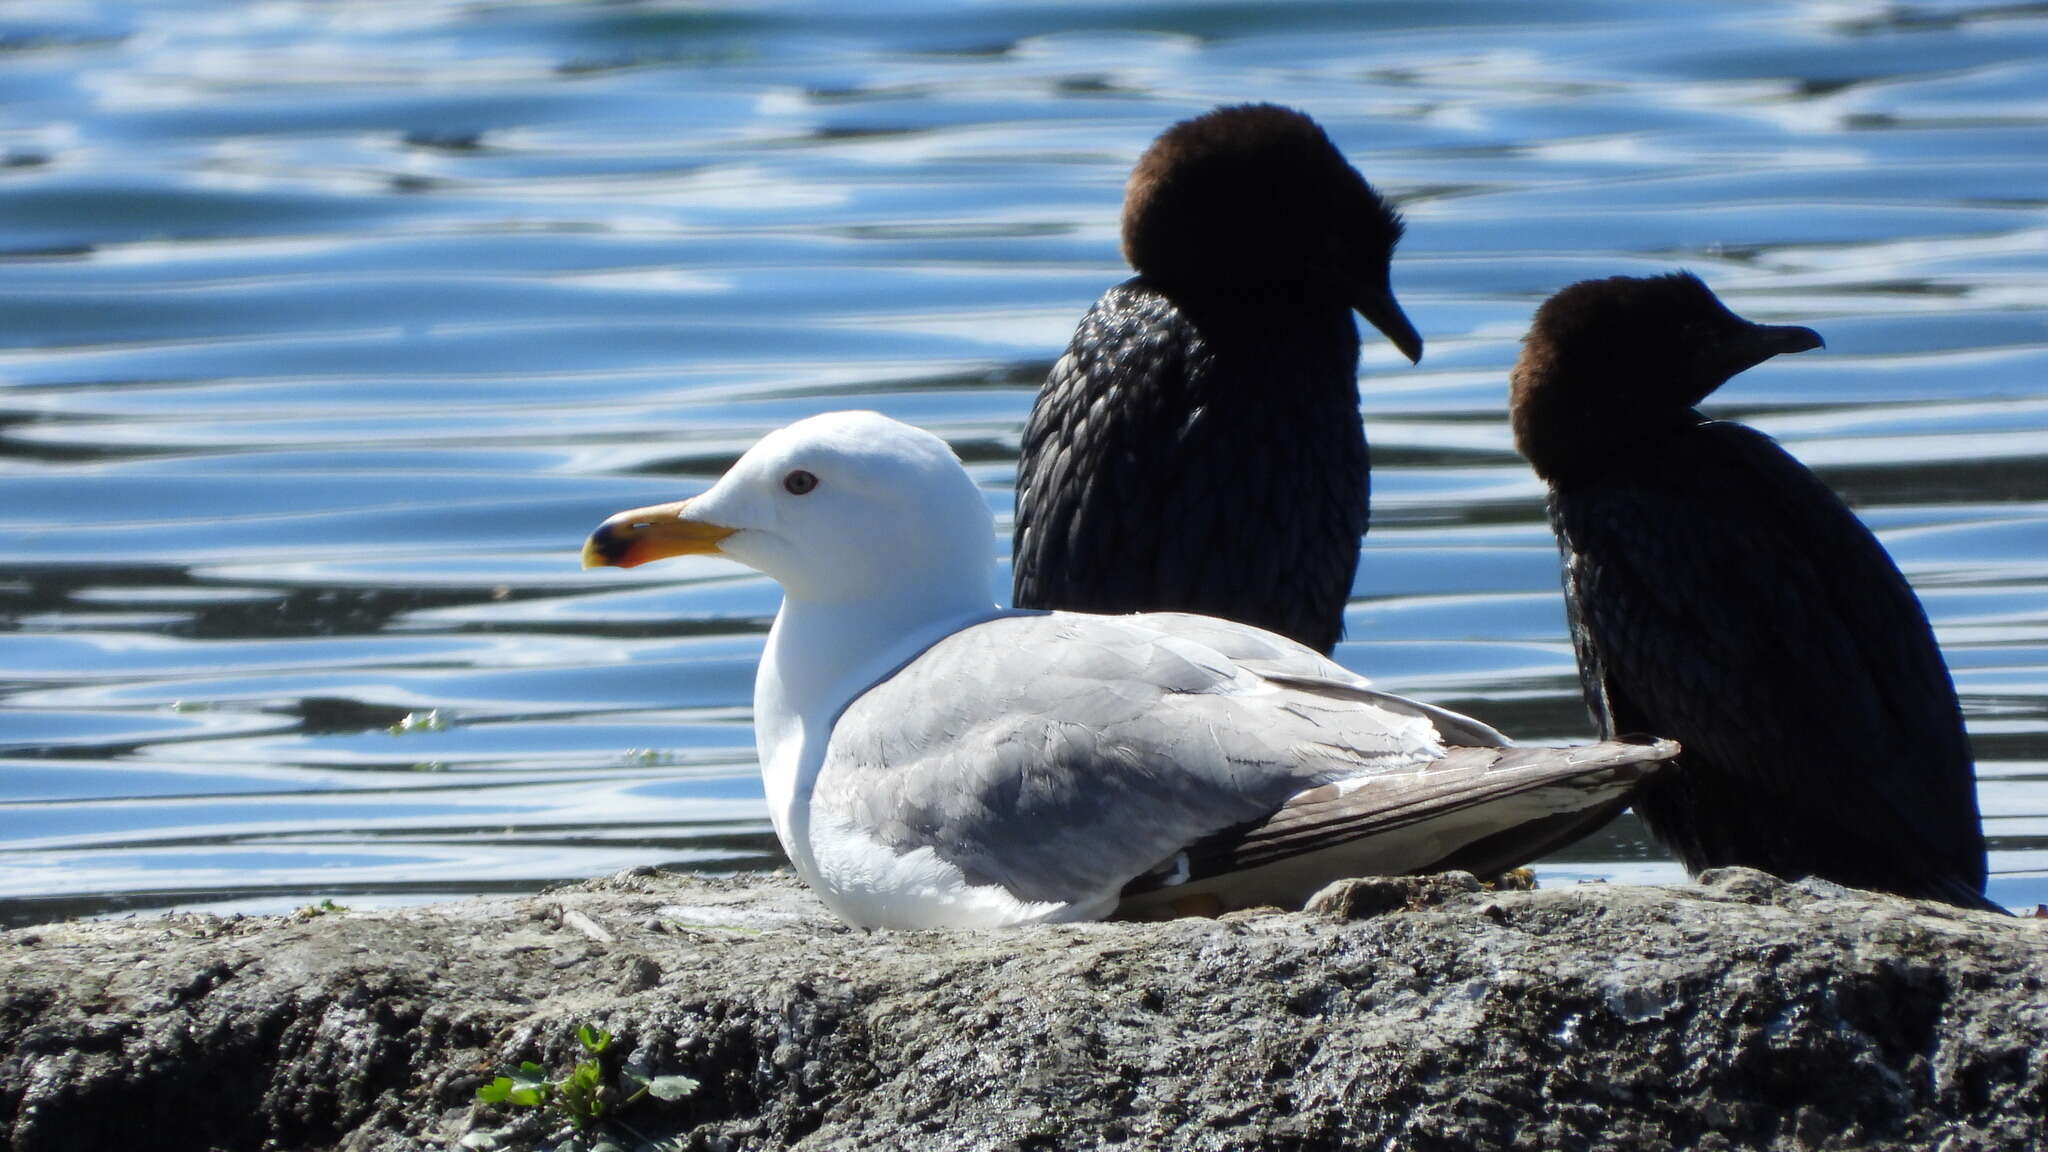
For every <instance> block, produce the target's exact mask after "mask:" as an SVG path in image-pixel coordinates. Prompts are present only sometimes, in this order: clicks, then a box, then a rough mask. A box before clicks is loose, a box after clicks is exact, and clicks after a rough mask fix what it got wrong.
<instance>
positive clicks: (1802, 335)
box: [1508, 272, 1824, 477]
mask: <svg viewBox="0 0 2048 1152" xmlns="http://www.w3.org/2000/svg"><path fill="white" fill-rule="evenodd" d="M1823 346H1824V342H1823V341H1822V340H1821V338H1820V334H1819V333H1817V332H1815V331H1814V330H1813V329H1811V328H1798V327H1793V326H1791V325H1774V324H1754V323H1751V322H1750V321H1748V320H1744V319H1743V318H1742V317H1740V316H1737V315H1736V314H1735V313H1733V312H1730V311H1729V310H1728V307H1727V305H1724V304H1722V303H1721V301H1720V299H1719V298H1718V297H1716V296H1715V295H1714V293H1713V291H1712V290H1710V289H1709V288H1708V287H1707V286H1706V285H1705V284H1704V283H1701V281H1700V278H1699V277H1697V276H1694V275H1693V274H1692V273H1690V272H1674V273H1672V274H1670V275H1667V276H1648V277H1631V276H1614V277H1610V278H1608V279H1605V280H1582V281H1580V282H1579V283H1577V284H1573V285H1572V286H1571V287H1569V288H1566V289H1564V290H1563V291H1561V292H1559V293H1557V294H1556V295H1555V296H1552V297H1551V298H1550V299H1548V300H1545V301H1544V302H1543V305H1542V307H1540V308H1538V309H1536V317H1535V319H1534V320H1533V321H1532V322H1531V324H1530V326H1529V334H1528V335H1527V336H1526V337H1524V338H1523V339H1522V355H1521V359H1520V360H1518V361H1517V362H1516V364H1515V368H1514V371H1513V373H1512V374H1510V376H1509V377H1508V380H1509V385H1508V406H1509V409H1510V413H1511V415H1512V418H1513V420H1514V427H1515V447H1516V448H1517V449H1518V450H1520V452H1521V453H1522V455H1523V456H1526V457H1528V459H1529V462H1530V463H1531V464H1533V465H1535V467H1536V472H1537V474H1538V475H1541V476H1545V477H1552V476H1556V475H1559V474H1562V473H1565V472H1569V471H1572V470H1573V469H1574V468H1578V467H1583V466H1589V465H1597V464H1598V462H1599V457H1600V456H1601V455H1602V454H1604V453H1606V452H1609V451H1612V450H1614V449H1616V448H1619V447H1623V446H1625V445H1627V444H1628V443H1630V442H1637V443H1640V442H1643V441H1644V440H1645V439H1646V438H1649V437H1653V436H1655V435H1656V433H1657V432H1659V431H1660V430H1663V429H1668V428H1675V427H1682V426H1684V425H1688V424H1692V423H1695V422H1696V421H1697V420H1698V416H1697V415H1696V414H1695V413H1694V412H1693V411H1692V409H1693V406H1694V405H1695V404H1698V403H1699V402H1700V401H1701V400H1704V399H1706V397H1707V395H1708V394H1709V393H1711V392H1713V391H1714V389H1716V388H1719V387H1720V386H1721V385H1722V384H1725V383H1727V381H1728V379H1729V378H1730V377H1732V376H1734V375H1735V374H1736V373H1738V372H1741V371H1743V370H1744V369H1747V368H1752V367H1755V366H1756V365H1758V364H1761V363H1763V362H1764V361H1765V360H1768V359H1770V358H1771V357H1773V356H1776V355H1778V354H1779V353H1782V352H1804V351H1806V350H1807V349H1809V348H1819V347H1823Z"/></svg>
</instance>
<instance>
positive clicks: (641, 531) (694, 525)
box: [583, 500, 738, 568]
mask: <svg viewBox="0 0 2048 1152" xmlns="http://www.w3.org/2000/svg"><path fill="white" fill-rule="evenodd" d="M736 531H738V529H735V528H727V527H726V526H725V525H723V524H713V523H711V522H710V521H708V520H697V519H694V518H692V517H691V515H690V502H689V501H688V500H678V501H676V502H675V503H673V504H655V505H652V506H651V507H647V508H633V509H629V510H627V511H624V512H621V513H619V514H618V515H616V516H614V517H612V518H611V519H609V520H606V521H605V522H604V523H602V524H600V525H598V526H597V531H595V532H592V533H591V534H590V539H588V540H586V541H584V542H583V566H584V567H585V568H602V567H606V566H609V567H612V568H631V567H634V566H635V565H639V564H645V563H647V562H648V561H649V560H661V559H664V558H666V557H669V556H710V555H716V554H717V552H718V542H719V541H721V540H723V539H725V538H726V537H727V536H730V535H732V534H733V533H734V532H736Z"/></svg>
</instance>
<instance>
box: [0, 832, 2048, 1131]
mask: <svg viewBox="0 0 2048 1152" xmlns="http://www.w3.org/2000/svg"><path fill="white" fill-rule="evenodd" d="M1375 885H1376V886H1372V887H1369V888H1367V889H1362V890H1361V891H1360V892H1356V893H1352V894H1351V895H1350V896H1349V897H1346V896H1345V895H1344V894H1343V893H1335V894H1331V893H1326V894H1325V898H1320V899H1319V907H1320V908H1322V909H1323V910H1322V911H1311V912H1304V913H1295V914H1281V913H1277V912H1273V913H1235V914H1232V915H1231V916H1228V917H1225V918H1224V919H1221V920H1177V921H1170V922H1165V923H1152V924H1086V925H1074V926H1059V927H1044V928H1033V929H1023V930H1013V931H1004V932H911V933H861V932H856V931H851V930H848V929H846V928H844V927H841V926H840V925H838V924H837V923H836V922H835V921H833V920H831V919H830V918H829V916H827V915H826V913H825V912H824V910H823V909H822V907H821V906H820V905H819V904H818V903H817V902H816V901H815V900H813V899H812V898H811V897H810V896H809V895H807V894H806V893H805V892H804V891H803V890H802V889H801V887H800V886H798V885H797V884H796V882H795V881H793V880H791V879H789V878H787V877H784V876H747V877H737V878H725V879H717V878H703V877H686V876H672V875H656V874H625V875H621V876H618V877H614V878H611V879H607V880H600V881H594V882H591V883H588V884H584V885H579V886H576V887H572V888H568V889H565V890H561V891H555V892H550V893H546V894H543V895H540V896H534V897H526V898H520V899H480V900H473V901H468V902H464V903H459V904H450V905H443V906H437V907H427V908H407V909H393V910H388V911H338V912H328V913H325V914H317V915H316V914H312V913H311V912H310V911H309V912H307V913H302V914H300V915H297V916H293V917H284V918H258V917H250V918H240V917H230V918H220V917H214V916H195V915H179V916H170V917H166V918H162V919H135V920H121V921H111V922H95V923H65V924H51V925H44V926H40V927H34V928H27V929H20V930H16V931H12V932H8V933H5V934H0V1143H4V1147H6V1148H9V1149H12V1150H14V1152H54V1150H64V1152H73V1150H96V1149H120V1150H124V1152H125V1150H137V1152H139V1150H146V1149H268V1148H277V1149H299V1148H309V1149H325V1148H339V1149H349V1150H356V1152H373V1150H374V1152H397V1150H401V1149H428V1148H431V1149H441V1148H454V1147H470V1148H488V1147H497V1148H536V1147H540V1148H545V1147H556V1146H564V1145H569V1144H572V1143H579V1142H580V1144H582V1145H583V1146H591V1145H595V1144H599V1143H602V1142H605V1141H609V1142H611V1143H612V1144H614V1145H616V1146H618V1147H620V1148H624V1149H633V1148H636V1147H654V1148H704V1149H753V1148H780V1147H785V1146H790V1145H801V1146H803V1147H805V1148H831V1149H875V1148H916V1149H927V1148H930V1149H947V1148H962V1149H1023V1148H1098V1147H1100V1148H1129V1149H1149V1148H1189V1149H1254V1148H1257V1149H1324V1148H1380V1149H1413V1150H1424V1149H1450V1148H1468V1147H1503V1148H1528V1149H1578V1148H1587V1149H1632V1150H1633V1149H1660V1148H1674V1149H1678V1148H1701V1149H1734V1148H1773V1149H1806V1148H1900V1149H1904V1148H1932V1149H1943V1150H1947V1152H1964V1150H1967V1149H1978V1148H2012V1149H2021V1148H2040V1147H2043V1146H2044V1145H2048V1120H2044V1117H2048V994H2044V992H2043V981H2044V979H2048V922H2043V921H2038V920H2025V919H2001V918H1998V917H1995V916H1990V915H1984V914H1978V913H1966V912H1959V911H1955V910H1951V909H1947V908H1943V907H1937V906H1934V905H1928V904H1917V903H1912V902H1908V901H1903V900H1897V899H1891V898H1887V897H1878V896H1871V895H1867V894H1863V893H1857V892H1851V891H1848V890H1846V889H1841V888H1836V887H1833V886H1830V885H1825V884H1807V885H1788V884H1783V883H1780V882H1778V881H1775V880H1771V879H1769V878H1767V877H1764V876H1761V875H1759V874H1756V873H1751V872H1744V871H1730V872H1728V873H1724V874H1720V875H1719V876H1717V877H1712V878H1711V882H1709V883H1706V884H1703V885H1700V886H1697V887H1683V888H1653V887H1629V886H1619V885H1612V886H1610V885H1588V886H1581V887H1573V888H1565V889H1558V890H1550V891H1536V892H1485V891H1474V890H1471V889H1472V886H1471V885H1468V884H1464V883H1448V884H1447V883H1441V882H1439V883H1434V884H1421V885H1417V886H1416V887H1415V888H1414V890H1413V893H1412V896H1411V897H1409V898H1406V899H1403V898H1400V894H1399V893H1392V894H1391V895H1390V889H1388V888H1387V886H1386V882H1375ZM579 1025H590V1026H592V1027H600V1028H603V1029H605V1030H608V1031H610V1032H612V1033H614V1034H615V1035H616V1039H615V1040H614V1041H613V1043H612V1045H611V1047H610V1048H608V1049H607V1050H606V1051H605V1052H604V1054H603V1055H602V1056H601V1057H600V1058H599V1059H598V1061H597V1063H598V1064H599V1065H600V1069H599V1071H600V1075H601V1080H602V1082H603V1084H604V1086H605V1087H604V1092H605V1093H606V1095H607V1097H608V1099H609V1105H610V1107H609V1112H608V1114H607V1116H606V1117H604V1118H603V1119H602V1120H601V1122H600V1123H599V1124H598V1125H595V1126H592V1127H589V1128H587V1129H585V1130H584V1131H582V1132H581V1133H578V1134H575V1135H574V1136H573V1139H572V1137H571V1136H570V1135H569V1133H570V1132H571V1130H570V1129H569V1128H568V1126H567V1125H566V1124H565V1123H564V1121H563V1119H562V1116H561V1114H560V1113H559V1112H555V1111H552V1110H548V1109H544V1108H513V1107H510V1106H509V1105H483V1104H478V1103H477V1102H476V1091H477V1088H478V1087H479V1086H480V1085H482V1084H485V1083H487V1082H488V1081H489V1080H490V1079H491V1078H492V1077H494V1076H497V1075H499V1074H500V1073H504V1072H507V1071H509V1070H511V1069H513V1068H514V1067H516V1066H517V1065H518V1064H519V1063H520V1062H521V1061H525V1060H530V1061H533V1062H534V1063H536V1064H538V1065H540V1066H541V1067H542V1068H543V1069H544V1070H545V1072H546V1074H547V1076H548V1077H557V1076H566V1075H567V1074H568V1072H569V1071H570V1069H572V1068H573V1066H574V1065H575V1064H576V1062H577V1061H578V1060H579V1059H582V1058H583V1057H582V1055H581V1052H582V1050H581V1048H580V1047H579V1045H578V1041H577V1039H576V1036H575V1032H576V1029H577V1027H578V1026H579ZM629 1074H637V1075H640V1076H658V1075H687V1076H690V1077H694V1078H696V1079H697V1080H698V1081H699V1082H700V1085H699V1087H698V1088H697V1089H696V1090H695V1092H694V1093H692V1094H690V1095H687V1096H684V1097H682V1098H681V1099H679V1100H676V1101H674V1102H665V1101H662V1100H659V1099H655V1098H653V1097H643V1098H641V1099H639V1100H637V1101H634V1102H632V1103H630V1104H628V1103H624V1101H625V1098H626V1096H627V1095H628V1093H629V1092H630V1090H631V1088H630V1084H629V1083H628V1076H629Z"/></svg>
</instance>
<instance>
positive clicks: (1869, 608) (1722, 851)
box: [1512, 275, 1996, 908]
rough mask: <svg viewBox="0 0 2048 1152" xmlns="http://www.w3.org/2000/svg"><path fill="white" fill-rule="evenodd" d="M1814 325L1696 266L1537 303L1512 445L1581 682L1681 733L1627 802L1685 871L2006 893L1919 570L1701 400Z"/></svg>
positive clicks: (1612, 709)
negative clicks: (1992, 858) (1776, 315)
mask: <svg viewBox="0 0 2048 1152" xmlns="http://www.w3.org/2000/svg"><path fill="white" fill-rule="evenodd" d="M1820 343H1821V341H1820V337H1819V336H1818V335H1816V334H1814V333H1813V332H1812V331H1810V330H1808V329H1805V328H1792V327H1771V326H1766V325H1758V324H1751V323H1749V322H1747V321H1744V320H1742V319H1741V318H1740V317H1737V316H1735V315H1734V314H1733V313H1731V312H1729V311H1728V310H1727V309H1726V308H1725V307H1723V306H1722V305H1721V303H1720V301H1719V300H1717V299H1715V297H1714V295H1713V293H1712V292H1710V291H1709V290H1708V289H1707V287H1706V286H1705V285H1704V284H1701V283H1700V282H1699V281H1698V280H1697V279H1695V278H1693V277H1691V276H1686V275H1679V276H1667V277H1656V278H1651V279H1640V280H1639V279H1627V278H1620V277H1617V278H1614V279H1610V280H1602V281H1588V282H1585V283H1581V284H1577V285H1573V286H1572V287H1570V288H1567V289H1565V290H1564V291H1563V292H1560V293H1558V294H1557V295H1556V296H1554V297H1552V298H1551V299H1550V300H1549V301H1548V302H1546V303H1545V304H1544V305H1543V307H1542V308H1541V309H1540V310H1539V311H1538V312H1537V315H1536V320H1535V324H1534V326H1533V327H1532V329H1531V331H1530V334H1529V337H1528V340H1527V341H1526V343H1525V346H1524V349H1523V353H1522V358H1521V362H1520V363H1519V364H1518V365H1517V366H1516V368H1515V373H1514V378H1513V396H1512V402H1513V410H1514V421H1515V432H1516V442H1517V446H1518V447H1520V448H1521V449H1522V452H1523V454H1524V455H1525V456H1527V457H1528V458H1529V460H1530V462H1531V463H1532V464H1534V465H1535V467H1536V471H1537V473H1538V474H1539V475H1541V476H1542V477H1543V478H1544V479H1546V480H1547V481H1549V484H1550V513H1551V525H1552V527H1553V528H1554V529H1555V530H1556V532H1557V538H1558V547H1559V549H1560V551H1561V552H1562V555H1563V562H1564V587H1565V599H1566V605H1567V610H1568V614H1569V618H1570V623H1571V631H1572V641H1573V645H1574V647H1575V648H1576V649H1577V653H1578V658H1579V671H1580V676H1581V679H1582V683H1583V686H1584V689H1585V693H1586V701H1587V704H1588V706H1589V707H1590V708H1591V710H1592V712H1593V716H1594V719H1595V721H1596V722H1597V723H1598V725H1599V727H1600V731H1601V732H1602V733H1603V734H1606V735H1611V734H1613V733H1615V732H1655V733H1657V734H1658V735H1660V736H1667V737H1671V738H1674V739H1676V740H1677V741H1678V742H1679V744H1680V745H1681V747H1683V749H1684V752H1683V754H1682V756H1681V759H1682V760H1683V761H1684V770H1682V771H1674V772H1671V773H1669V774H1667V775H1664V776H1662V777H1659V778H1658V779H1655V780H1652V781H1649V782H1648V783H1647V784H1646V785H1645V786H1644V787H1643V788H1641V789H1640V790H1639V791H1638V792H1637V794H1636V798H1635V807H1636V811H1637V812H1638V813H1640V814H1641V815H1642V817H1643V819H1644V821H1645V823H1647V824H1648V825H1649V826H1650V829H1651V831H1653V832H1654V833H1656V835H1657V836H1658V838H1659V839H1661V840H1662V841H1663V842H1664V843H1666V844H1667V845H1669V846H1670V847H1671V849H1672V850H1673V851H1674V852H1675V853H1676V854H1677V855H1678V857H1679V859H1680V860H1681V861H1683V862H1684V864H1685V866H1686V867H1687V868H1688V869H1689V870H1691V871H1693V872H1698V871H1700V870H1702V869H1705V868H1711V867H1718V866H1724V865H1734V864H1739V865H1746V866H1749V867H1753V868H1761V869H1763V870H1765V871H1769V872H1773V873H1776V874H1778V875H1780V876H1786V877H1792V878H1798V877H1804V876H1819V877H1822V878H1825V879H1828V880H1833V881H1836V882H1838V883H1842V884H1848V885H1852V886H1855V887H1859V888H1870V889H1877V890H1880V891H1887V892H1895V893H1899V894H1901V895H1906V896H1916V897H1922V898H1928V899H1935V900H1942V901H1946V902H1948V903H1951V904H1957V905H1962V906H1964V907H1971V908H1996V905H1994V904H1992V903H1991V902H1990V901H1989V900H1987V899H1986V898H1985V896H1984V894H1983V890H1984V878H1985V861H1984V838H1983V832H1982V829H1981V826H1980V823H1979V820H1978V814H1977V799H1976V782H1975V774H1974V770H1973V767H1972V763H1971V755H1970V748H1969V742H1968V738H1967V737H1966V736H1965V734H1964V730H1963V721H1962V714H1961V711H1960V709H1959V707H1958V705H1957V702H1956V695H1955V689H1954V687H1953V686H1952V684H1951V683H1950V680H1949V675H1948V669H1947V666H1946V665H1945V664H1944V663H1943V662H1942V658H1941V652H1940V649H1939V648H1938V647H1937V646H1936V644H1935V640H1934V633H1933V630H1932V629H1931V628H1930V627H1929V626H1928V623H1927V617H1926V614H1925V613H1924V612H1923V611H1922V610H1921V607H1920V602H1919V600H1918V599H1916V598H1915V597H1914V595H1913V590H1912V589H1911V588H1910V587H1909V586H1908V585H1907V583H1906V580H1905V578H1904V577H1903V576H1901V575H1900V574H1899V570H1898V568H1897V567H1896V566H1895V565H1894V564H1893V563H1892V561H1891V558H1890V557H1889V556H1887V555H1886V554H1885V551H1884V548H1883V546H1882V545H1880V544H1879V543H1878V541H1877V539H1876V537H1874V536H1873V535H1871V533H1870V530H1869V529H1867V528H1865V527H1864V526H1863V524H1862V522H1861V521H1859V520H1857V518H1856V516H1855V515H1854V514H1853V513H1852V512H1850V511H1849V509H1848V507H1847V506H1846V505H1844V504H1843V503H1842V501H1841V500H1840V499H1839V498H1838V497H1836V496H1835V494H1834V493H1833V492H1832V491H1830V490H1829V489H1828V487H1827V486H1826V485H1825V484H1823V483H1821V482H1820V480H1818V479H1817V478H1815V477H1814V475H1813V474H1812V473H1810V472H1808V471H1807V470H1806V469H1805V468H1804V467H1803V466H1802V465H1801V464H1800V463H1799V462H1798V461H1797V460H1795V459H1793V458H1792V456H1791V455H1789V454H1788V453H1786V452H1785V450H1784V449H1782V448H1780V447H1779V446H1778V445H1777V444H1776V443H1775V442H1773V441H1772V440H1771V439H1770V438H1769V437H1767V436H1765V435H1763V434H1762V433H1759V432H1757V431H1755V430H1753V429H1750V428H1748V427H1745V426H1743V425H1740V424H1734V423H1728V422H1723V421H1710V420H1707V419H1706V418H1704V417H1703V416H1701V415H1700V414H1699V413H1698V412H1696V411H1694V410H1693V405H1694V404H1696V403H1698V402H1699V400H1701V399H1702V398H1704V397H1705V396H1706V395H1707V394H1708V393H1710V392H1712V391H1713V390H1714V389H1715V388H1716V387H1719V386H1720V384H1721V383H1722V382H1724V381H1725V380H1726V379H1727V378H1728V377H1730V376H1733V375H1734V374H1735V373H1737V372H1740V371H1742V370H1743V369H1745V368H1748V367H1750V366H1752V365H1754V364H1756V363H1759V362H1761V361H1762V360H1764V359H1767V358H1769V357H1770V356H1773V355H1776V354H1778V353H1781V352H1797V351H1803V350H1805V349H1808V348H1813V347H1818V346H1819V345H1820Z"/></svg>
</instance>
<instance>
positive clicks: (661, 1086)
mask: <svg viewBox="0 0 2048 1152" xmlns="http://www.w3.org/2000/svg"><path fill="white" fill-rule="evenodd" d="M700 1087H702V1085H700V1084H698V1083H697V1081H695V1080H693V1079H691V1078H690V1077H688V1076H656V1077H655V1078H654V1079H652V1080H649V1081H648V1082H647V1094H648V1095H649V1096H652V1097H654V1098H655V1099H656V1100H671V1101H673V1100H681V1099H682V1098H683V1097H685V1096H688V1095H689V1094H690V1093H692V1092H695V1091H696V1090H697V1089H698V1088H700Z"/></svg>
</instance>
